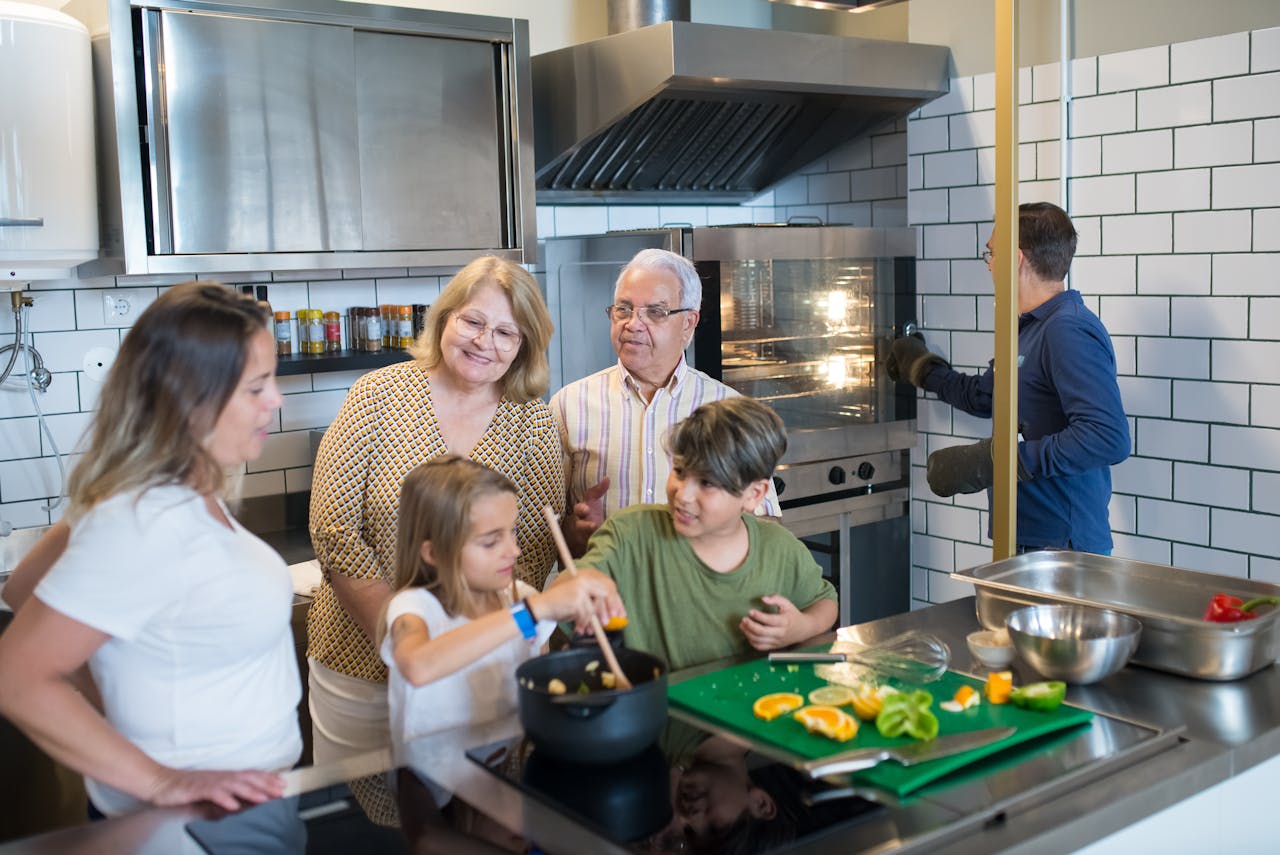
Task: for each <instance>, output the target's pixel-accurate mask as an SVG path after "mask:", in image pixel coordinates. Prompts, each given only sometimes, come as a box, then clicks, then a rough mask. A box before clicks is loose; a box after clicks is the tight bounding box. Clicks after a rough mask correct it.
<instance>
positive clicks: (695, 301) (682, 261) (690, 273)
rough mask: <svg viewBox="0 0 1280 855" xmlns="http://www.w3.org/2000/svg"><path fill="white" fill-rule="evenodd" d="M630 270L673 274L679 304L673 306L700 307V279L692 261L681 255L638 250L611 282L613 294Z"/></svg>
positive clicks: (662, 250)
mask: <svg viewBox="0 0 1280 855" xmlns="http://www.w3.org/2000/svg"><path fill="white" fill-rule="evenodd" d="M632 270H648V271H652V272H656V273H668V274H670V275H672V276H674V277H675V278H676V281H677V282H679V283H680V305H679V306H676V307H675V308H678V309H699V310H700V309H701V308H702V280H701V279H699V278H698V271H697V270H696V269H695V268H694V266H693V262H692V261H690V260H689V259H687V258H685V257H684V256H683V255H677V254H676V253H674V252H669V251H668V250H665V249H642V250H640V251H639V252H637V253H636V254H635V257H634V258H632V259H631V260H630V261H628V262H627V266H626V267H624V268H622V272H621V273H619V274H618V280H617V281H616V282H615V283H614V284H613V293H614V294H617V293H618V286H619V285H621V284H622V277H624V276H626V275H627V274H628V273H630V272H631V271H632Z"/></svg>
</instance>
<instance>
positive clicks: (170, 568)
mask: <svg viewBox="0 0 1280 855" xmlns="http://www.w3.org/2000/svg"><path fill="white" fill-rule="evenodd" d="M136 497H137V494H136V493H135V494H127V495H118V496H114V497H112V498H110V499H108V500H106V501H104V502H102V503H101V504H100V505H98V506H97V507H95V508H93V509H92V510H90V511H89V512H88V513H87V514H85V516H84V517H83V518H81V519H80V520H79V521H78V522H77V523H76V524H75V526H74V527H73V529H72V531H71V539H70V542H69V543H68V544H67V549H66V552H65V553H64V554H63V556H62V557H61V558H60V559H59V560H58V561H57V563H56V564H54V566H53V567H52V568H51V569H50V570H49V573H48V575H46V576H45V578H44V579H43V580H42V581H41V582H40V584H39V585H38V586H37V588H36V591H35V595H36V596H37V597H39V598H40V600H41V601H42V602H44V603H45V604H46V605H47V606H49V607H50V608H52V609H56V610H57V611H59V612H61V613H62V614H64V615H66V616H67V617H70V618H72V619H73V620H76V621H79V622H80V623H83V624H85V625H87V626H91V627H93V628H95V629H98V630H100V631H102V632H104V633H106V634H108V635H110V636H111V638H110V639H108V640H107V642H106V643H105V644H103V645H102V646H101V647H100V648H98V650H97V652H96V653H94V655H93V657H92V658H91V659H90V660H89V667H90V670H91V671H92V673H93V677H94V681H95V682H96V683H97V685H98V688H99V690H100V691H101V693H102V700H103V704H104V709H105V713H106V718H107V720H108V721H109V722H111V724H112V726H113V727H115V728H116V729H117V730H118V731H120V733H121V734H123V735H124V736H125V738H127V739H128V740H129V741H131V742H133V743H134V744H135V745H137V746H138V747H139V748H140V749H142V750H143V751H144V752H145V753H146V754H147V755H149V756H150V757H152V758H154V759H155V760H156V761H158V762H160V763H163V764H165V765H166V766H171V767H174V768H178V769H271V770H280V769H287V768H290V767H291V766H293V764H294V763H296V762H297V760H298V757H299V756H300V754H301V753H302V739H301V735H300V733H299V731H298V718H297V704H298V699H299V698H300V697H301V692H302V684H301V682H300V680H299V679H298V665H297V660H296V659H295V656H294V649H293V636H292V632H291V630H290V626H289V619H290V616H291V610H292V607H293V586H292V582H291V580H290V578H289V571H288V568H287V567H286V566H285V563H284V560H283V559H282V558H280V556H279V555H278V554H277V553H276V552H275V551H274V550H273V549H271V547H269V546H267V545H266V544H265V543H263V542H262V541H261V540H259V539H258V538H257V537H255V536H254V535H252V534H250V533H249V532H248V531H246V530H245V529H244V528H243V527H241V526H240V525H239V524H238V523H235V522H234V520H233V521H232V524H233V525H234V527H235V530H234V531H232V530H231V529H228V528H227V527H226V526H224V525H222V524H221V523H220V522H218V521H217V520H216V519H214V518H213V517H212V516H211V515H210V514H209V511H208V508H207V507H206V506H205V504H204V500H203V499H202V498H201V497H200V495H199V494H197V493H196V492H195V491H193V490H191V489H189V488H187V487H180V486H169V487H154V488H151V489H149V490H147V491H145V492H144V493H143V494H142V495H141V497H140V498H139V499H138V500H137V502H136V503H135V498H136ZM223 510H224V512H225V508H224V509H223ZM227 516H228V518H230V514H227ZM86 783H87V788H88V790H89V796H90V798H91V799H92V800H93V803H94V804H95V805H96V806H97V807H98V809H99V810H101V811H102V812H103V813H106V814H111V815H114V814H119V813H124V812H127V811H129V810H132V809H134V808H136V807H138V806H139V803H138V802H137V801H136V800H135V799H133V798H132V797H130V796H128V795H126V794H124V793H122V792H120V791H118V790H115V789H113V788H111V787H108V786H106V785H104V784H101V783H99V782H97V781H93V780H88V781H87V782H86Z"/></svg>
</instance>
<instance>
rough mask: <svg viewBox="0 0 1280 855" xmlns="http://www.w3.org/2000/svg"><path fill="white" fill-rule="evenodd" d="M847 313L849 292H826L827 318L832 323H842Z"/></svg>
mask: <svg viewBox="0 0 1280 855" xmlns="http://www.w3.org/2000/svg"><path fill="white" fill-rule="evenodd" d="M848 313H849V292H847V291H828V292H827V320H828V321H829V322H831V323H833V324H843V323H844V319H845V316H846V315H847V314H848Z"/></svg>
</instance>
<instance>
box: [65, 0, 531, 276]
mask: <svg viewBox="0 0 1280 855" xmlns="http://www.w3.org/2000/svg"><path fill="white" fill-rule="evenodd" d="M109 15H110V19H109V34H108V36H106V37H101V38H98V39H96V40H95V44H94V54H95V57H94V59H95V72H96V76H97V90H98V96H97V97H98V114H99V128H100V132H99V159H100V160H101V161H102V169H101V172H102V175H103V180H102V182H101V183H102V185H103V186H102V187H101V189H100V194H101V198H102V202H103V211H102V214H101V217H102V223H103V239H102V244H103V258H102V259H100V260H99V261H97V262H90V264H89V265H87V267H90V268H92V269H91V272H94V273H105V272H115V273H119V272H124V273H203V272H218V271H247V270H250V271H251V270H283V269H333V268H360V267H391V266H394V267H409V266H412V267H454V266H460V265H462V264H465V263H466V262H468V261H470V260H471V259H472V258H474V257H475V255H476V254H477V253H478V252H482V251H489V252H494V253H495V254H497V255H501V256H503V257H505V258H509V259H511V260H513V261H518V262H531V261H532V260H533V256H534V248H535V240H536V238H535V233H534V224H535V218H534V196H533V156H532V152H533V123H532V118H531V116H532V112H531V107H530V104H531V98H530V94H529V83H528V81H529V75H528V68H529V43H528V25H527V23H526V22H525V21H521V20H516V19H509V18H491V17H481V16H477V15H459V14H452V13H444V12H430V11H422V10H416V9H402V8H398V7H391V6H367V5H361V4H354V3H343V2H335V0H319V2H312V1H310V0H309V2H305V3H304V2H302V0H264V2H258V3H255V4H254V5H252V6H242V5H239V4H238V3H234V2H230V3H229V2H185V0H183V1H180V0H158V2H151V0H109Z"/></svg>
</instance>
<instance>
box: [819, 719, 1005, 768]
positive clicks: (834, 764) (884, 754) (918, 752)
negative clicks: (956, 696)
mask: <svg viewBox="0 0 1280 855" xmlns="http://www.w3.org/2000/svg"><path fill="white" fill-rule="evenodd" d="M1015 731H1016V728H1012V727H988V728H986V729H984V730H971V731H969V732H967V733H953V734H950V735H949V736H939V737H938V738H937V739H932V740H929V741H928V742H912V743H908V744H906V745H886V746H879V747H874V748H855V749H853V750H852V751H845V752H843V753H841V754H836V755H833V756H831V757H823V758H821V759H819V760H810V761H809V762H807V763H803V764H801V765H800V770H801V771H802V772H805V773H806V774H808V775H809V776H810V777H812V778H821V777H823V776H824V775H839V774H842V773H844V772H857V771H858V770H860V769H870V768H871V767H872V766H878V765H879V764H880V763H883V762H884V761H885V760H896V761H897V762H899V763H901V764H902V765H903V766H911V765H912V764H915V763H923V762H924V761H926V760H936V759H938V758H939V757H950V756H951V755H952V754H960V753H962V752H964V751H972V750H973V749H975V748H981V747H982V746H984V745H990V744H991V743H993V742H999V741H1000V740H1002V739H1008V738H1009V737H1010V736H1013V734H1014V732H1015Z"/></svg>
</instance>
